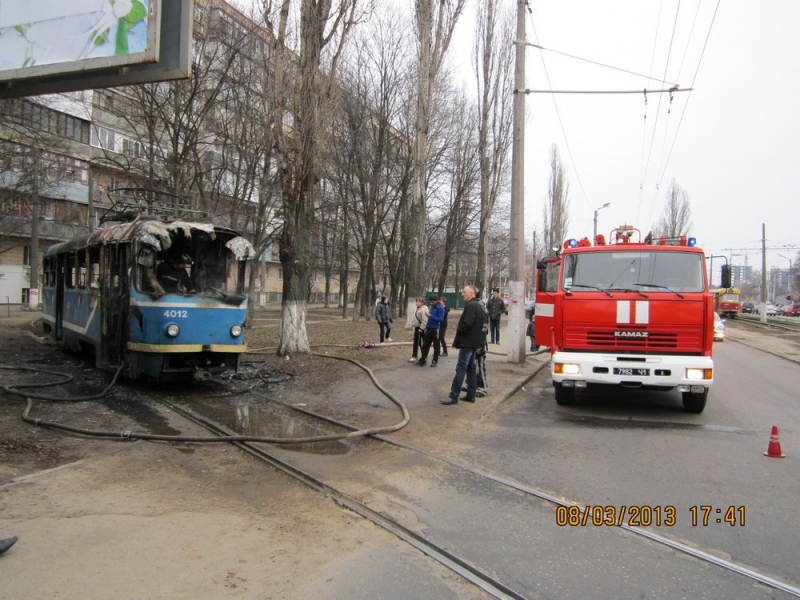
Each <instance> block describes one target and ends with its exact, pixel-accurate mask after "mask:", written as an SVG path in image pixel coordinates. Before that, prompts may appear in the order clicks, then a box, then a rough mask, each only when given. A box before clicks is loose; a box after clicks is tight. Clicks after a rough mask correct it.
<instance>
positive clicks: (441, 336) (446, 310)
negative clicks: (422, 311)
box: [439, 296, 450, 356]
mask: <svg viewBox="0 0 800 600" xmlns="http://www.w3.org/2000/svg"><path fill="white" fill-rule="evenodd" d="M439 304H441V305H442V307H443V308H444V319H442V324H441V325H439V346H440V347H441V349H442V352H441V354H439V356H447V343H446V342H445V341H444V335H445V334H446V333H447V315H449V314H450V307H449V306H447V298H445V297H444V296H442V297H441V298H439Z"/></svg>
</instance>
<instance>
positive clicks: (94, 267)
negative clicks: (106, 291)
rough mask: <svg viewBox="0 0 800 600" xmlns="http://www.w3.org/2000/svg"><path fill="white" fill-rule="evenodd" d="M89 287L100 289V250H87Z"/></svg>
mask: <svg viewBox="0 0 800 600" xmlns="http://www.w3.org/2000/svg"><path fill="white" fill-rule="evenodd" d="M89 287H91V288H92V289H99V288H100V248H90V249H89Z"/></svg>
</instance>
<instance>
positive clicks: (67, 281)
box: [64, 254, 75, 288]
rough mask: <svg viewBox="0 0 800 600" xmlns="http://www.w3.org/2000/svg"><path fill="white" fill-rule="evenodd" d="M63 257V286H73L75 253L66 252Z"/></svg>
mask: <svg viewBox="0 0 800 600" xmlns="http://www.w3.org/2000/svg"><path fill="white" fill-rule="evenodd" d="M64 258H65V261H64V262H65V265H64V266H65V269H64V287H68V288H74V287H75V255H74V254H67V255H65V256H64Z"/></svg>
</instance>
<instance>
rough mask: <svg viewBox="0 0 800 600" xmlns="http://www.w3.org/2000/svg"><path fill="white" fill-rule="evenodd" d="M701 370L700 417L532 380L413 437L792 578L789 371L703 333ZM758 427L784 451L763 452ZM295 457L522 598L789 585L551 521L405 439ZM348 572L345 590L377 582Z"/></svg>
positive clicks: (702, 592) (798, 538)
mask: <svg viewBox="0 0 800 600" xmlns="http://www.w3.org/2000/svg"><path fill="white" fill-rule="evenodd" d="M715 366H716V384H715V387H714V388H713V390H712V391H711V393H710V395H709V401H708V405H707V408H706V410H705V412H703V413H702V414H700V415H692V414H687V413H685V412H683V410H682V407H681V401H680V394H679V393H677V392H669V393H644V394H642V393H634V392H631V393H627V392H620V391H615V392H614V393H611V394H603V393H597V392H595V393H587V394H584V395H583V396H582V397H581V401H580V402H579V404H578V405H576V406H573V407H559V406H557V405H556V404H555V401H554V398H553V392H552V387H551V385H550V382H549V379H548V378H546V377H541V378H539V379H538V380H536V381H534V382H533V383H532V384H531V385H529V386H528V387H527V388H526V389H525V390H524V391H522V392H520V393H519V394H517V395H516V396H515V397H513V398H512V399H511V400H509V401H508V402H507V403H505V404H504V405H503V407H502V409H501V410H498V411H495V412H492V413H489V414H487V415H486V416H484V418H482V419H480V420H479V421H478V422H477V423H476V426H474V427H472V428H471V429H470V431H469V432H468V433H466V434H464V435H461V436H459V439H458V441H457V442H453V441H452V440H451V441H450V442H449V443H447V444H443V443H440V442H437V440H436V439H435V438H432V437H431V436H427V437H426V438H424V439H426V440H427V441H421V440H422V438H420V439H418V440H417V443H419V444H423V445H424V446H425V447H426V448H428V449H431V450H434V451H437V452H440V453H442V454H444V455H447V456H449V457H451V458H453V459H456V460H459V461H463V462H465V463H468V464H470V465H472V466H475V467H478V468H480V469H482V470H484V471H488V472H492V473H495V474H497V475H500V476H502V477H503V478H506V479H510V480H514V481H516V482H518V483H520V484H522V485H524V486H527V487H530V488H533V489H535V490H540V491H542V492H544V493H546V494H551V495H553V496H557V497H560V498H563V499H564V500H565V501H568V502H574V503H579V504H581V505H585V506H596V507H601V509H602V510H604V511H606V510H608V509H610V507H613V508H614V509H615V511H616V514H617V515H619V513H620V511H621V510H622V507H623V506H624V507H632V506H633V507H645V510H646V511H648V512H649V513H651V514H653V515H654V517H653V519H654V520H656V517H655V514H656V513H657V512H660V515H661V520H662V524H661V526H655V525H653V526H651V527H648V528H646V529H647V530H648V531H652V532H654V533H657V534H659V535H661V536H664V537H665V538H667V539H669V540H675V541H677V542H680V543H682V544H686V545H687V546H689V547H692V548H696V549H698V550H701V551H703V552H706V553H708V554H709V555H712V556H715V557H719V558H721V559H723V560H725V561H730V562H732V563H733V564H734V565H738V566H740V567H744V568H747V569H750V570H753V571H754V572H757V573H759V574H761V575H763V576H765V577H768V578H773V579H775V580H779V581H782V582H784V583H786V584H788V585H789V586H790V587H796V588H800V562H798V560H797V556H800V506H798V504H797V503H796V502H795V501H794V499H796V498H797V497H800V478H798V472H799V471H798V468H797V458H796V457H797V456H798V450H797V447H798V443H797V439H798V433H799V432H800V406H798V404H797V402H796V399H797V393H796V390H798V389H800V368H798V365H797V364H795V363H792V362H789V361H786V360H782V359H781V358H779V357H777V356H774V355H771V354H766V353H764V352H760V351H756V350H753V349H751V348H749V347H747V346H745V345H742V344H737V343H735V342H731V341H728V342H726V343H724V344H717V345H716V347H715ZM425 371H426V373H420V377H429V376H430V375H429V374H428V373H427V371H428V370H425ZM545 373H546V371H545ZM379 377H380V376H379ZM423 381H424V380H423ZM423 389H425V388H424V386H423ZM436 393H437V392H436V391H434V390H433V389H431V390H430V396H431V398H430V399H428V400H429V401H434V400H435V399H436V398H437V396H436V395H435V394H436ZM423 396H424V394H423ZM772 425H778V426H779V428H780V433H781V441H782V446H783V450H784V452H785V453H787V454H788V456H787V458H784V459H775V458H768V457H765V456H763V452H764V451H765V450H766V449H767V445H768V442H769V435H770V429H771V426H772ZM296 458H297V459H299V460H300V462H301V463H302V462H306V466H307V467H309V468H311V469H312V470H314V471H315V472H316V473H317V474H318V475H320V476H321V477H324V478H325V479H326V480H329V481H333V482H334V483H336V484H337V485H338V486H339V487H340V488H341V489H344V490H347V491H349V492H350V493H352V494H353V495H354V496H356V497H360V498H364V499H365V500H366V501H367V503H368V504H371V505H374V506H375V507H376V508H377V509H379V510H381V511H382V512H384V513H385V514H390V515H394V516H395V517H396V518H398V519H399V520H400V522H403V523H404V524H406V525H408V524H409V523H412V524H413V526H414V527H415V529H418V530H421V531H423V532H424V534H425V536H426V538H427V539H429V540H431V541H434V542H435V543H437V544H440V545H441V546H443V547H445V548H447V549H448V550H450V551H452V552H454V553H456V554H458V555H459V556H462V557H463V558H465V559H466V560H467V561H468V562H470V563H471V564H474V565H476V566H479V567H481V568H482V569H485V570H488V571H489V572H491V573H493V574H494V575H495V577H496V578H497V579H499V580H500V581H502V582H503V583H504V584H506V585H508V586H510V587H511V588H512V589H514V590H515V591H517V592H518V593H520V594H522V595H523V596H525V597H529V598H539V597H541V598H590V597H594V598H632V597H639V598H745V597H746V598H783V597H792V595H791V594H787V593H785V592H781V591H777V590H775V589H770V588H769V587H767V586H765V585H763V584H761V583H757V582H754V581H753V580H751V579H748V578H747V577H744V576H742V575H741V574H738V573H735V572H731V571H730V570H726V569H723V568H721V567H719V566H715V565H711V564H709V563H707V562H704V561H702V560H699V559H698V558H695V557H692V556H688V555H687V554H684V553H682V552H679V551H676V550H674V549H672V548H669V547H667V546H664V545H661V544H659V543H655V542H653V541H651V540H648V539H644V538H642V537H640V536H637V535H635V534H634V533H631V532H628V531H624V530H622V529H620V528H618V527H609V526H605V525H601V526H594V525H591V524H587V525H586V526H580V525H579V526H574V527H571V526H569V525H567V526H559V525H558V524H557V522H556V521H557V517H558V516H559V514H561V516H563V513H559V512H558V510H557V509H556V506H555V505H553V504H552V503H549V502H545V501H543V500H541V499H537V498H535V497H531V496H529V495H525V494H521V493H520V492H518V491H513V490H510V489H509V488H507V487H505V486H502V485H499V484H497V483H496V482H492V481H488V480H486V479H484V478H481V477H479V476H477V475H475V474H472V473H468V472H464V471H462V470H459V469H456V468H454V467H452V466H448V465H446V464H443V463H441V462H438V461H436V460H433V459H431V458H430V457H425V456H421V455H413V454H411V453H410V452H408V451H406V450H398V449H387V448H386V446H385V445H381V444H378V443H375V444H374V445H372V446H365V447H364V448H361V449H360V451H359V452H358V453H356V454H351V455H348V456H344V457H327V458H326V459H325V461H322V462H320V461H319V460H318V459H317V460H313V461H312V460H308V461H306V460H304V459H303V457H296ZM669 507H674V508H672V509H671V508H669ZM703 507H710V508H709V509H705V508H703ZM730 507H733V509H732V510H731V511H730V512H729V508H730ZM627 510H628V515H629V516H630V508H628V509H627ZM707 510H708V512H706V511H707ZM673 511H674V512H673ZM606 514H608V513H606ZM706 514H707V516H708V521H707V523H706V524H704V523H703V521H704V517H705V516H706ZM726 514H728V517H729V518H731V517H733V518H735V525H730V524H728V523H726V522H725V516H726ZM668 515H672V517H673V518H672V519H667V516H668ZM668 520H669V521H672V523H671V524H669V525H667V523H666V522H667V521H668ZM742 520H743V521H744V523H743V524H742ZM353 568H354V571H353V573H352V575H353V576H354V577H355V576H358V577H359V578H360V579H359V580H360V581H361V587H360V590H361V592H363V595H362V596H360V597H365V598H366V597H371V596H370V594H371V593H379V592H380V591H381V590H382V587H381V581H380V577H375V578H371V577H366V580H365V576H364V573H363V571H361V570H360V569H359V568H358V566H357V565H354V566H353ZM385 571H386V569H385V568H384V569H378V570H376V573H382V572H383V573H385ZM343 579H344V580H347V577H346V576H345V577H344V578H343ZM383 592H386V590H385V589H384V590H383ZM336 596H337V595H336V594H333V595H330V596H327V597H336ZM383 597H387V598H393V597H397V598H400V597H403V596H402V594H400V595H394V594H391V593H390V594H388V595H383ZM434 597H436V596H435V595H434ZM443 597H444V596H443Z"/></svg>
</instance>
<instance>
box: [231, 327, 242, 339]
mask: <svg viewBox="0 0 800 600" xmlns="http://www.w3.org/2000/svg"><path fill="white" fill-rule="evenodd" d="M242 331H243V329H242V326H241V325H234V326H233V327H231V335H232V336H233V337H239V336H240V335H242Z"/></svg>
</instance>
